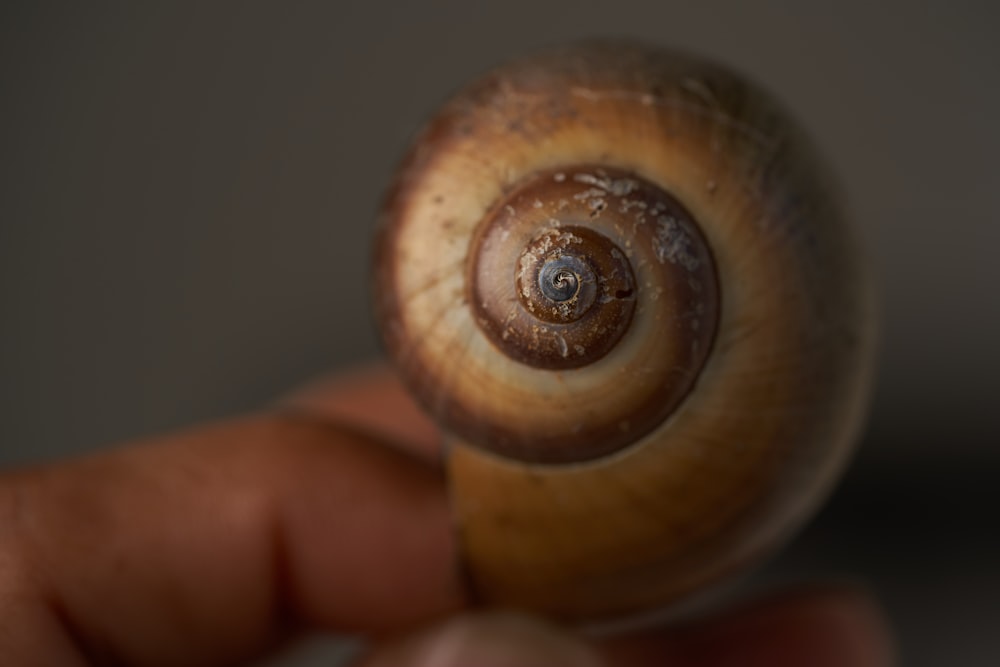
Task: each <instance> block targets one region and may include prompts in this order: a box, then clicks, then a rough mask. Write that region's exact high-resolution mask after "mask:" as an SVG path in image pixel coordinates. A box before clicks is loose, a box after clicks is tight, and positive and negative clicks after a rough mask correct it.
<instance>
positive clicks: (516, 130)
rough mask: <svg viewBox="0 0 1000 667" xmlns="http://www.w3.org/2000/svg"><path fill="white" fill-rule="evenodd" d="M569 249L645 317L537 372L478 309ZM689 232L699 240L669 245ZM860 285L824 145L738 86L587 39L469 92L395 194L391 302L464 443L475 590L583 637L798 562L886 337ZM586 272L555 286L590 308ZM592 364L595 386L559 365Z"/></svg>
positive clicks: (381, 298)
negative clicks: (728, 578)
mask: <svg viewBox="0 0 1000 667" xmlns="http://www.w3.org/2000/svg"><path fill="white" fill-rule="evenodd" d="M546 180H548V181H551V186H552V188H551V197H549V196H548V195H547V194H543V193H546V192H547V191H546V190H545V188H543V187H542V186H541V185H540V183H543V182H544V181H546ZM647 186H648V187H649V188H651V189H652V190H657V191H660V190H661V191H662V192H664V193H666V195H665V196H666V197H667V198H668V199H669V200H670V201H671V202H673V203H675V204H676V206H675V207H674V208H671V209H670V212H669V214H668V215H666V217H664V211H666V208H667V207H666V205H663V206H661V207H659V209H656V206H655V204H653V203H651V202H652V201H653V200H652V199H649V198H648V197H647V198H646V199H645V201H646V202H647V203H646V204H645V207H644V208H641V207H640V206H639V204H637V203H635V202H638V201H640V199H642V198H641V197H638V196H635V197H632V198H630V195H633V194H636V195H638V194H639V191H640V190H641V189H642V188H646V187H647ZM526 191H530V195H529V196H528V197H527V199H525V198H524V197H522V198H521V200H518V199H517V196H518V193H523V192H526ZM651 196H652V195H651ZM654 199H655V197H654ZM518 201H520V203H517V202H518ZM560 202H564V203H565V205H563V204H561V203H560ZM519 207H520V208H519ZM560 207H562V208H560ZM595 208H600V211H598V213H597V214H596V215H590V213H591V212H592V211H593V210H594V209H595ZM567 210H569V212H568V213H567ZM654 210H657V211H658V212H655V213H654ZM531 211H534V214H533V213H531ZM640 214H642V215H640ZM496 225H501V227H496ZM503 225H506V227H503ZM567 227H570V228H581V229H585V230H587V234H589V233H593V234H596V235H600V236H601V238H603V239H606V240H607V241H608V244H606V247H607V248H613V249H614V250H615V252H619V253H621V254H622V255H623V256H624V258H625V261H626V262H627V266H628V270H629V271H630V272H631V276H630V277H627V278H625V280H626V282H625V283H622V284H631V285H633V288H622V287H620V286H618V287H615V288H614V290H613V292H614V293H615V294H617V295H619V296H620V297H621V298H622V299H624V300H625V301H628V302H629V304H628V308H626V309H625V310H628V311H629V312H628V315H627V318H626V320H627V321H626V322H625V323H624V325H622V327H621V331H616V332H612V333H613V335H611V336H610V341H611V342H610V343H607V344H606V345H605V348H606V349H600V350H598V352H599V353H598V352H593V353H592V350H591V349H590V348H589V343H579V342H577V343H570V342H569V341H568V340H567V339H568V336H560V335H549V334H550V333H551V331H557V330H556V329H551V330H550V329H546V331H545V332H542V333H543V334H544V335H540V336H538V335H536V338H537V339H538V341H539V342H538V349H543V348H544V350H543V352H537V350H536V351H534V352H528V353H523V354H522V353H520V352H516V353H514V354H511V353H509V352H507V351H505V349H504V345H505V341H504V340H503V334H504V328H503V326H501V327H500V328H499V329H498V328H497V326H496V325H495V324H490V323H489V322H485V321H484V317H486V316H484V312H489V311H490V308H493V309H494V310H497V312H499V313H500V315H499V317H500V321H501V322H503V321H504V318H505V317H507V313H509V312H512V311H511V310H510V309H511V308H512V307H513V306H511V305H510V304H513V303H514V300H517V299H519V298H522V297H519V296H518V294H519V286H523V285H522V283H524V282H525V280H524V279H523V277H519V274H518V272H519V271H522V270H523V269H524V266H523V264H524V261H525V260H523V259H522V258H523V257H524V256H525V254H526V253H527V252H528V251H527V250H525V249H530V248H531V247H533V246H532V244H537V243H540V242H542V243H546V241H545V235H546V234H551V235H555V236H558V235H559V234H560V233H564V232H565V229H566V228H567ZM668 227H669V229H668ZM671 234H674V236H671ZM677 234H681V235H682V236H684V237H685V238H687V239H688V240H689V241H691V243H690V244H688V243H686V242H684V243H674V244H673V245H671V243H670V240H671V239H673V240H676V238H677ZM511 237H514V241H513V245H512V246H511V247H512V248H514V249H513V250H508V251H507V255H509V257H502V258H499V259H497V258H496V257H497V256H495V255H489V257H487V258H486V259H485V260H484V261H486V262H489V261H494V262H495V266H493V267H491V268H489V269H488V270H485V272H484V273H485V276H486V277H485V278H483V277H482V276H480V275H478V274H477V271H482V269H481V263H480V261H479V259H478V256H479V255H480V254H481V251H482V243H483V239H484V238H486V239H495V240H496V242H495V243H494V244H493V245H496V246H498V247H499V246H500V245H502V244H501V243H500V239H501V238H505V239H506V241H510V239H511ZM539 239H541V241H539ZM695 241H697V243H695ZM491 243H492V241H491ZM603 243H604V242H603V241H600V244H603ZM490 247H491V248H492V246H490ZM567 247H569V246H567ZM601 247H605V246H604V245H601ZM671 248H672V250H671ZM685 248H689V249H690V252H688V251H685V250H684V249H685ZM685 253H686V254H685ZM528 254H530V253H528ZM565 254H566V253H565V252H563V250H559V252H554V253H550V255H546V256H545V258H543V260H540V261H541V262H542V264H543V265H544V262H545V261H551V262H555V261H557V260H558V261H562V260H561V259H560V258H561V257H563V256H564V255H565ZM595 254H599V255H601V257H600V261H605V260H608V257H610V256H611V255H613V254H614V253H612V252H611V250H607V251H600V252H597V253H595ZM566 261H567V262H569V263H568V264H566V265H567V266H570V267H573V266H577V265H576V264H572V262H571V261H570V260H566ZM573 261H576V260H573ZM585 261H590V260H585ZM608 261H610V260H608ZM594 262H597V260H594ZM860 264H861V262H860V261H859V255H858V252H857V248H856V245H855V242H854V239H853V237H852V235H851V232H850V229H849V227H848V226H847V225H846V224H845V222H844V220H843V216H842V214H841V212H840V210H839V208H838V204H837V200H836V197H835V196H834V193H832V192H831V191H830V189H829V180H828V179H827V178H826V177H825V175H824V173H823V169H822V167H821V166H820V165H819V164H818V162H817V161H816V159H815V157H814V156H813V154H812V152H811V149H810V148H809V146H808V142H806V141H805V140H804V139H803V137H802V136H801V134H800V133H799V132H798V130H796V129H795V126H794V125H793V124H792V123H791V122H790V121H789V120H788V118H787V116H786V115H785V114H784V112H783V111H781V109H780V108H779V107H778V106H777V105H776V104H775V103H774V102H773V101H772V100H771V99H770V98H769V97H768V96H767V95H766V94H764V93H762V92H761V91H759V90H758V89H756V88H754V87H753V86H752V85H750V84H748V83H746V82H745V81H744V80H743V79H741V78H740V77H737V76H735V75H734V74H732V73H731V72H729V71H728V70H725V69H723V68H720V67H718V66H716V65H713V64H710V63H706V62H704V61H701V60H698V59H695V58H691V57H689V56H685V55H679V54H676V53H673V52H670V51H664V50H660V49H654V48H648V47H642V46H635V45H631V44H621V43H599V44H583V45H577V46H573V47H569V48H565V49H561V50H555V51H550V52H547V53H544V54H541V55H538V56H535V57H531V58H528V59H524V60H520V61H515V62H513V63H511V64H508V65H506V66H502V67H499V68H497V69H496V70H494V71H492V72H490V73H488V74H487V75H485V76H484V77H483V78H482V79H480V80H479V81H477V82H474V83H473V84H471V85H470V86H469V87H467V88H466V89H464V90H462V91H461V92H459V93H458V94H457V95H456V96H455V97H454V98H453V99H452V100H450V101H449V102H448V103H447V104H446V105H445V106H444V107H443V109H442V110H441V112H440V113H439V114H438V115H437V116H435V117H434V118H433V119H432V120H431V121H430V123H429V124H428V126H427V127H426V128H425V130H424V131H423V133H422V134H421V135H420V136H419V137H418V139H417V141H416V143H415V144H414V147H413V148H412V150H411V152H410V154H409V156H408V157H407V158H406V160H405V161H404V163H403V165H402V166H401V168H400V171H399V173H398V175H397V178H396V181H395V184H394V186H393V188H392V190H391V192H390V195H389V197H388V199H387V203H386V207H385V210H384V215H383V220H382V224H381V228H380V236H379V240H378V246H377V254H376V286H375V295H376V310H377V315H378V318H379V321H380V324H381V327H382V332H383V337H384V341H385V345H386V348H387V350H388V351H389V353H390V355H391V356H392V358H393V359H394V361H395V363H396V365H397V366H398V368H399V369H400V372H401V374H402V376H403V378H404V380H405V381H406V383H407V384H408V385H409V386H410V387H411V388H412V389H413V391H414V392H415V394H416V395H417V397H418V398H419V400H420V401H421V402H422V404H423V405H424V406H425V407H426V409H427V410H428V411H429V412H430V413H431V414H432V415H434V416H435V418H436V419H438V420H439V421H440V423H441V424H442V425H443V428H444V429H445V430H446V431H447V432H448V433H449V434H450V436H449V447H448V449H447V468H448V473H449V476H450V483H451V488H452V497H453V503H454V507H455V513H456V525H457V530H458V531H459V533H460V537H461V542H462V548H463V554H464V558H465V567H466V568H467V570H468V572H469V575H470V579H471V581H472V583H473V586H474V588H475V590H476V591H477V594H478V595H479V596H480V597H481V598H482V599H483V600H485V601H488V602H491V603H496V604H503V605H508V606H518V607H524V608H529V609H533V610H536V611H541V612H545V613H550V614H553V615H556V616H560V617H563V618H569V619H590V618H603V617H610V616H616V615H620V614H624V613H628V612H633V611H637V610H640V609H644V608H649V607H652V606H659V605H663V604H666V603H669V602H670V601H673V600H676V599H678V598H680V597H683V596H684V595H686V594H688V593H690V592H691V591H693V590H695V589H697V588H699V587H701V586H704V585H706V584H709V583H711V582H714V581H717V580H718V579H720V578H721V577H722V576H723V575H725V574H727V573H730V572H732V571H734V570H737V569H739V568H741V567H743V566H744V565H745V564H747V563H749V562H752V561H754V560H755V559H757V558H758V557H759V556H760V555H762V554H764V553H766V552H767V551H769V550H770V549H772V548H773V547H774V546H775V545H776V544H778V543H780V542H781V541H782V540H783V539H784V538H785V537H786V536H787V535H789V534H790V532H791V531H792V530H793V529H794V528H795V527H797V526H798V525H800V524H801V523H802V522H803V521H804V520H805V519H806V518H807V517H808V515H809V514H810V512H811V511H812V510H813V509H814V508H815V507H816V505H817V504H818V502H819V501H820V500H821V499H822V498H823V497H824V496H825V495H826V494H827V492H828V491H829V489H830V487H831V485H832V483H833V481H834V480H835V478H836V475H837V473H838V472H839V471H840V470H841V468H842V466H843V464H844V462H845V460H846V458H847V454H848V453H849V451H850V449H851V445H852V443H853V442H854V440H855V439H856V436H857V434H858V430H859V427H860V423H861V417H862V416H863V412H864V408H865V405H866V401H867V395H868V385H869V381H870V369H871V359H872V349H873V338H874V336H873V327H872V325H871V323H872V319H873V318H872V299H871V296H870V293H869V290H868V287H867V282H866V280H865V274H864V271H863V267H862V266H860ZM562 266H563V265H562V264H560V265H558V267H562ZM587 266H598V265H597V264H588V265H587ZM600 266H604V265H600ZM600 266H598V268H596V269H594V270H595V271H598V272H601V271H603V272H604V273H603V274H601V275H602V276H603V275H605V274H607V275H611V274H614V275H616V276H618V275H623V272H621V271H619V269H617V268H613V267H612V268H600ZM608 266H611V264H608ZM558 267H557V268H558ZM532 270H541V269H538V268H537V267H535V268H533V269H532ZM588 271H590V269H587V268H584V269H581V270H580V271H577V272H576V273H575V274H574V275H575V276H576V277H573V276H570V283H569V285H570V287H565V284H566V283H563V282H558V281H557V282H555V283H553V285H556V288H558V289H567V290H576V289H577V288H578V286H577V285H576V283H575V282H573V281H575V280H577V278H579V277H580V276H583V278H582V280H584V281H585V280H589V278H588V276H590V273H588ZM531 275H532V276H535V275H536V274H534V273H532V274H531ZM560 275H562V274H560ZM567 275H568V274H567ZM497 276H499V278H497ZM533 280H535V281H537V280H538V279H537V278H536V277H532V278H530V279H528V280H527V284H531V283H532V281H533ZM489 281H493V282H489ZM519 281H521V282H519ZM628 281H631V282H630V283H629V282H628ZM484 282H485V283H487V284H490V285H494V284H495V285H497V286H493V287H490V288H489V289H485V290H483V289H479V288H478V287H477V286H479V285H481V284H483V283H484ZM598 282H601V281H598ZM692 282H693V283H694V284H696V287H692V286H691V285H692ZM539 284H540V283H539ZM602 284H603V283H602ZM549 288H551V286H550V287H549ZM549 288H547V289H549ZM556 288H551V289H556ZM629 289H631V290H632V291H629ZM505 290H506V291H505ZM508 292H509V293H508ZM553 293H555V294H558V292H553ZM567 293H569V292H567ZM611 293H612V292H611V291H608V290H607V289H606V290H605V291H604V292H603V294H605V296H606V297H607V295H609V294H611ZM572 294H574V295H575V294H576V292H572ZM494 298H495V299H496V302H495V303H494V302H491V300H492V299H494ZM523 298H527V297H523ZM523 298H522V301H523ZM562 298H563V297H561V296H560V297H558V298H556V301H557V302H558V301H559V300H560V299H562ZM574 298H576V297H575V296H574ZM587 298H590V297H587ZM595 298H597V297H595ZM607 298H608V300H609V302H610V301H611V300H612V299H611V298H610V297H607ZM497 303H499V304H500V305H497ZM522 305H523V303H522ZM532 307H533V306H528V310H531V308H532ZM590 307H591V306H588V308H590ZM581 308H582V306H581ZM567 312H569V311H567ZM585 312H590V311H589V310H585ZM577 316H578V313H576V312H570V314H569V315H566V316H565V317H566V318H573V317H577ZM553 317H556V319H557V320H558V316H553ZM581 317H582V316H581ZM581 317H577V319H581ZM594 317H597V316H596V315H595V316H594ZM622 317H624V316H622ZM564 319H565V318H564ZM540 321H543V322H545V324H543V325H542V326H544V327H549V326H550V325H552V324H553V322H552V321H551V319H549V320H545V319H544V318H543V320H540ZM576 321H577V320H574V319H569V320H567V321H566V322H562V321H559V322H556V323H555V324H559V325H560V326H561V325H562V324H567V323H568V324H569V325H572V324H573V323H574V322H576ZM612 326H613V325H612ZM527 330H529V331H530V327H529V329H527ZM536 333H537V332H536ZM560 337H562V338H563V341H562V342H561V341H560V340H559V338H560ZM529 338H530V336H529ZM587 340H590V339H587ZM598 347H599V346H598V345H597V344H595V349H597V348H598ZM519 349H521V348H519ZM524 349H529V350H530V349H532V348H531V346H530V345H529V346H528V347H526V348H524ZM533 354H539V355H544V358H545V359H549V360H551V363H550V361H545V360H543V361H541V362H539V361H533V360H532V355H533ZM574 355H577V356H579V357H581V358H586V359H585V363H584V362H581V361H580V360H579V359H577V360H575V361H572V363H569V362H566V363H564V362H561V361H559V359H558V357H560V356H561V357H562V358H563V359H564V360H565V359H569V358H571V357H573V356H574ZM591 356H592V357H593V358H590V357H591ZM538 452H542V453H538Z"/></svg>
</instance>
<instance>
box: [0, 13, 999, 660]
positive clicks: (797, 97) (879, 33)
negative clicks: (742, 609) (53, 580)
mask: <svg viewBox="0 0 1000 667" xmlns="http://www.w3.org/2000/svg"><path fill="white" fill-rule="evenodd" d="M917 4H918V3H911V2H903V1H902V0H900V1H899V2H891V3H881V4H878V5H877V6H874V5H873V4H872V3H861V2H857V3H846V2H842V3H836V4H831V6H830V7H827V8H822V9H821V8H809V9H806V8H804V7H802V6H801V5H802V3H797V2H793V1H792V0H785V1H778V0H772V1H768V2H758V3H743V4H739V3H735V2H731V3H701V4H699V5H698V6H688V5H687V4H682V3H679V2H678V3H674V2H656V1H653V0H649V1H640V0H623V1H622V2H618V3H616V4H614V6H613V9H612V6H611V5H608V4H607V3H597V2H587V1H583V0H580V1H577V2H572V3H570V2H554V3H539V2H536V1H526V0H511V1H509V2H506V3H503V5H500V4H496V5H485V4H484V5H483V6H478V3H469V2H457V1H447V2H446V1H441V2H435V3H430V6H424V5H425V3H395V4H389V3H351V2H343V3H336V4H334V3H329V4H326V5H317V6H314V7H309V8H307V7H306V6H304V5H295V6H294V7H291V6H279V5H274V6H272V7H271V8H269V9H264V8H261V7H258V6H256V5H250V4H248V3H240V4H239V5H233V6H231V7H225V6H223V5H222V4H217V3H212V4H211V5H209V3H202V5H198V6H194V5H192V6H190V7H186V8H185V7H179V6H175V5H173V4H167V3H163V4H162V5H159V6H155V7H154V6H152V5H148V4H145V3H143V4H141V5H140V4H138V3H136V4H135V5H126V6H119V7H116V8H110V7H107V6H106V7H97V8H95V7H84V6H82V5H79V6H78V5H74V4H72V3H63V4H62V5H54V6H50V7H47V8H46V7H44V6H43V5H42V4H39V3H27V2H23V3H18V2H12V1H11V2H5V3H4V4H3V5H2V7H0V99H2V107H0V109H2V112H0V170H2V173H0V325H2V326H0V398H2V403H0V405H2V406H3V407H2V413H0V460H2V461H3V462H5V463H17V462H26V461H35V460H42V459H48V458H53V457H58V456H64V455H67V454H72V453H75V452H83V451H87V450H89V449H92V448H95V447H98V446H102V445H105V444H107V443H110V442H113V441H116V440H120V439H123V438H129V437H134V436H137V435H142V434H148V433H153V432H156V431H159V430H163V429H167V428H173V427H176V426H179V425H181V424H186V423H190V422H192V421H196V420H200V419H206V418H212V417H217V416H220V415H223V414H229V413H233V412H238V411H243V410H247V409H251V408H253V407H255V406H258V405H260V404H262V403H264V402H266V401H268V400H270V399H271V398H272V397H274V396H275V395H277V394H279V393H280V392H282V391H285V390H287V389H288V388H289V387H291V386H294V385H295V384H297V383H299V382H302V381H304V380H307V379H310V378H312V377H313V376H315V375H316V374H318V373H320V372H322V371H324V370H325V369H330V368H336V367H343V366H346V365H350V364H353V363H357V362H358V361H361V360H365V359H370V358H372V357H373V356H374V355H376V354H377V349H376V346H375V338H374V334H373V332H372V327H371V325H370V315H369V310H368V299H369V286H368V279H367V257H368V249H369V246H370V237H371V232H372V225H373V219H374V212H375V210H376V208H377V206H378V201H379V198H380V196H381V192H382V189H383V188H384V187H385V184H386V182H387V180H388V178H389V174H390V172H391V170H392V167H393V164H394V162H395V160H396V159H398V157H399V155H400V153H401V152H402V150H403V148H404V146H405V144H406V141H407V139H408V138H409V137H410V135H411V134H412V132H413V131H414V130H415V129H416V128H417V127H418V125H419V123H420V122H421V120H422V119H423V118H424V117H426V116H427V115H428V114H429V113H430V111H431V110H432V109H433V108H434V107H435V106H436V105H437V104H438V103H439V102H440V101H441V100H442V99H443V98H444V97H445V96H446V95H447V94H448V93H449V92H451V91H452V90H453V89H454V88H455V87H456V86H458V85H460V84H461V83H462V82H464V81H466V80H468V79H469V78H470V77H472V76H474V75H475V74H477V73H479V72H481V71H482V70H483V69H485V68H486V67H488V66H489V65H491V64H493V63H496V62H498V61H500V60H503V59H506V58H508V57H510V56H512V55H515V54H519V53H522V52H524V51H526V50H529V49H532V48H536V47H539V46H543V45H546V44H552V43H557V42H562V41H565V40H568V39H575V38H579V37H583V36H591V35H595V34H597V35H609V34H610V35H631V36H635V37H639V38H642V39H645V40H648V41H652V42H658V43H663V44H668V45H673V46H678V47H682V48H687V49H690V50H695V51H699V52H701V53H704V54H706V55H709V56H712V57H715V58H717V59H719V60H721V61H724V62H728V63H730V64H732V65H735V66H736V67H737V68H739V69H741V70H743V71H744V72H747V73H749V74H750V75H752V76H753V77H754V78H756V79H758V80H759V81H761V82H762V83H763V84H764V85H765V86H766V87H768V88H770V89H772V90H773V91H775V92H776V93H777V94H778V96H779V97H780V98H781V99H783V100H784V101H785V102H786V103H787V105H788V106H789V107H790V108H791V110H792V111H793V113H794V114H795V115H796V116H797V117H799V118H800V119H801V120H802V122H803V123H804V124H805V125H806V127H807V128H808V129H809V130H810V131H811V133H812V134H813V135H814V137H815V138H816V140H817V142H818V143H819V145H820V146H821V147H822V148H823V149H825V152H826V153H827V155H828V156H829V158H830V160H831V162H832V163H833V166H834V168H835V169H836V171H837V172H838V173H839V174H840V176H841V178H842V181H843V184H844V189H845V190H846V192H847V193H848V195H849V199H850V202H851V206H852V208H853V210H854V211H855V213H856V217H857V219H858V222H859V225H860V227H861V229H862V232H863V234H864V235H865V236H866V238H867V239H868V241H869V243H870V246H871V248H872V255H873V259H874V263H875V265H876V268H877V270H878V271H879V273H880V274H881V279H882V280H881V282H882V285H883V303H884V320H883V332H884V336H883V350H882V361H881V369H880V370H881V375H880V383H879V387H878V391H877V393H876V399H875V404H874V408H873V413H872V426H871V429H870V432H869V436H868V438H867V442H866V446H865V448H864V449H863V453H862V456H861V457H860V459H859V461H858V463H857V465H856V466H855V467H854V468H853V469H852V471H851V472H850V474H849V475H848V478H847V480H846V481H845V483H844V484H843V485H842V487H841V489H840V490H839V492H838V494H837V495H836V497H835V498H834V500H833V502H832V503H831V504H830V505H829V506H828V507H827V508H826V509H825V510H824V511H823V513H822V514H821V515H820V516H819V517H818V519H817V520H816V521H815V522H814V523H813V524H812V525H811V526H810V527H809V528H808V529H807V530H806V531H805V533H804V534H803V535H802V537H801V539H799V540H798V541H797V542H796V543H795V544H794V545H792V546H791V548H789V549H788V550H787V551H786V552H785V553H784V554H783V555H782V556H781V557H780V558H779V559H778V560H777V561H776V562H775V563H773V564H772V565H771V566H769V567H768V568H767V570H766V571H765V573H764V574H763V575H762V577H761V580H762V581H769V580H773V579H781V578H786V577H801V576H808V575H817V574H829V573H832V574H839V573H847V574H849V575H850V576H857V577H859V578H862V579H863V580H865V581H868V582H871V584H872V585H873V586H874V587H875V589H876V590H877V591H878V592H879V593H880V594H881V595H882V596H883V597H884V599H885V601H886V603H887V605H888V607H889V609H890V612H891V614H892V617H893V621H894V623H895V625H896V628H897V630H898V633H899V635H900V637H901V641H902V644H903V656H904V663H905V664H907V665H917V666H919V665H927V666H930V665H941V664H953V665H984V666H985V665H995V664H997V662H998V660H1000V647H998V645H997V644H998V642H997V641H996V639H995V633H996V628H997V627H998V622H1000V612H998V611H997V610H998V608H1000V607H998V599H1000V575H998V571H997V566H996V563H998V562H1000V558H998V556H1000V554H998V549H1000V547H998V541H1000V532H998V531H997V529H996V525H997V522H996V519H995V516H993V515H992V514H990V512H989V509H988V508H991V507H992V508H995V507H998V506H1000V498H998V495H1000V494H998V492H997V490H996V489H997V487H998V485H997V482H998V475H997V461H998V459H1000V457H998V454H997V442H998V441H1000V438H998V428H997V426H998V420H997V418H996V416H995V414H994V409H993V407H992V398H993V396H992V392H991V388H992V387H993V386H995V380H994V378H995V377H997V376H998V374H1000V355H998V354H997V353H996V351H995V349H994V346H995V344H996V341H1000V312H998V310H1000V309H998V308H997V307H996V298H995V296H994V294H993V291H994V290H995V287H996V285H1000V268H998V267H1000V262H997V261H996V260H995V252H996V250H995V249H996V248H997V247H1000V226H998V225H997V224H996V221H997V220H998V219H1000V204H998V200H997V197H996V194H995V193H996V192H997V191H1000V187H998V186H1000V183H998V182H997V170H996V166H995V165H996V155H998V154H1000V133H998V132H997V131H996V118H998V117H1000V91H998V89H997V87H996V85H995V83H996V73H995V69H996V65H997V63H998V62H1000V53H998V50H1000V49H998V47H997V42H996V40H995V36H994V34H993V26H995V25H996V24H997V22H996V18H997V17H996V15H995V10H993V9H992V7H989V6H987V5H986V4H985V3H974V2H964V3H962V2H953V3H948V4H947V5H945V4H944V3H941V6H939V7H936V8H926V7H919V6H917ZM991 11H992V12H993V14H992V15H990V14H989V13H988V12H991Z"/></svg>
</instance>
